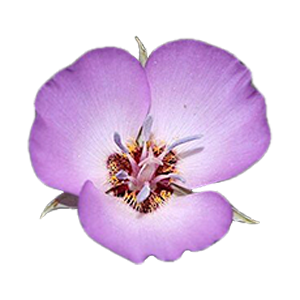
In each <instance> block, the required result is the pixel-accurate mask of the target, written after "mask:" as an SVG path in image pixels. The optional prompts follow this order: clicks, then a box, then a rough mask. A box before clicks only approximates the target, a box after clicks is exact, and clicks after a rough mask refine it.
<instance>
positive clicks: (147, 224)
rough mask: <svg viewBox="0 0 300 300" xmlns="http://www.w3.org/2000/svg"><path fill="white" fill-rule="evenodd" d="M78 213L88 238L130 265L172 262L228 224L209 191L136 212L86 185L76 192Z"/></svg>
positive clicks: (222, 203)
mask: <svg viewBox="0 0 300 300" xmlns="http://www.w3.org/2000/svg"><path fill="white" fill-rule="evenodd" d="M78 213H79V218H80V221H81V224H82V226H83V228H84V230H85V231H86V233H87V234H88V235H89V236H90V237H91V238H92V239H94V240H95V241H96V242H98V243H100V244H101V245H103V246H105V247H107V248H108V249H110V250H112V251H114V252H115V253H117V254H119V255H121V256H123V257H125V258H127V259H129V260H131V261H133V262H135V263H141V262H143V261H144V260H145V259H146V258H147V257H148V256H150V255H154V256H155V257H157V258H158V259H161V260H166V261H170V260H176V259H178V258H179V257H180V256H181V255H182V253H183V252H184V251H185V250H190V251H198V250H202V249H205V248H207V247H208V246H210V245H212V244H213V243H215V242H216V241H218V240H219V239H220V238H222V237H223V236H224V235H225V234H226V233H227V231H228V229H229V227H230V224H231V222H232V209H231V206H230V204H229V203H228V202H227V200H225V199H224V198H223V197H222V196H221V195H220V194H217V193H214V192H203V193H199V194H192V195H189V196H186V197H178V198H174V199H170V201H169V202H168V204H167V205H165V206H164V207H161V208H159V209H157V210H156V211H155V212H153V213H149V214H141V213H139V212H137V211H135V210H134V209H132V208H131V207H130V206H129V205H127V204H125V203H124V202H122V200H120V199H118V198H115V197H112V196H108V195H106V194H104V193H102V192H101V191H99V190H97V189H96V188H95V187H94V186H93V184H92V183H91V182H87V183H86V184H85V186H84V188H83V190H82V191H81V193H80V198H79V205H78Z"/></svg>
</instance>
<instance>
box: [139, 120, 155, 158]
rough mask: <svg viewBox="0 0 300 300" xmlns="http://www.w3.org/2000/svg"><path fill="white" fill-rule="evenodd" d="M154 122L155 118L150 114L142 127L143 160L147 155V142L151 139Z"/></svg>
mask: <svg viewBox="0 0 300 300" xmlns="http://www.w3.org/2000/svg"><path fill="white" fill-rule="evenodd" d="M152 124H153V118H152V117H151V116H150V115H148V116H147V117H146V119H145V121H144V124H143V127H142V133H141V137H142V143H143V150H142V155H141V158H140V159H141V160H144V159H145V158H146V156H147V142H148V141H149V139H150V135H151V128H152Z"/></svg>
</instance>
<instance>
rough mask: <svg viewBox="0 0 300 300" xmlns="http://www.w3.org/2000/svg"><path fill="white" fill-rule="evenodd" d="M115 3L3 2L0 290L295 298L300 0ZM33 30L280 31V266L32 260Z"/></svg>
mask: <svg viewBox="0 0 300 300" xmlns="http://www.w3.org/2000/svg"><path fill="white" fill-rule="evenodd" d="M8 3H9V4H8ZM110 3H111V4H110V5H108V4H107V3H105V4H104V3H103V2H102V1H100V0H98V1H87V0H85V1H62V0H60V1H41V0H40V1H10V2H8V1H5V2H2V4H1V9H0V12H1V18H0V22H1V27H0V28H1V29H0V30H1V42H0V43H1V47H0V58H1V118H0V120H1V127H0V128H1V148H0V149H1V156H0V157H1V165H0V166H1V181H0V182H1V191H2V195H1V207H0V209H1V218H0V220H1V247H0V249H1V256H0V257H1V275H2V276H1V278H2V279H1V292H0V293H1V294H4V295H1V298H2V299H5V300H6V299H24V298H26V299H27V298H28V299H68V298H70V299H122V300H123V299H143V300H144V299H154V298H155V299H162V298H164V299H173V298H176V299H218V298H222V299H237V298H240V299H251V300H253V299H270V298H271V297H275V296H276V299H282V298H284V299H296V298H297V296H296V295H297V294H298V295H299V287H298V285H299V276H298V268H299V255H300V254H299V229H298V228H299V225H298V213H299V201H300V199H299V198H300V197H299V194H298V191H297V187H298V185H299V183H298V178H299V147H298V144H299V142H298V141H299V132H298V130H299V125H298V120H299V118H300V117H299V111H300V110H299V102H300V99H299V90H298V86H299V85H300V84H299V80H300V78H299V77H300V76H299V71H298V70H299V49H300V47H299V38H298V37H297V35H298V34H297V33H298V32H297V31H296V29H297V28H299V21H298V20H299V9H298V8H297V7H296V1H287V0H286V1H283V2H282V1H280V2H279V1H274V0H273V1H261V0H260V1H253V0H252V1H228V0H227V1H224V0H223V1H205V3H204V1H162V0H160V1H147V2H145V1H111V2H110ZM207 3H209V4H207ZM242 3H243V4H242ZM30 34H39V35H46V34H59V35H63V34H71V35H73V34H99V35H105V34H107V35H115V34H147V35H151V34H158V35H165V34H176V35H179V34H208V35H209V34H224V35H228V34H252V35H255V34H262V35H272V34H274V71H275V81H274V83H275V84H274V114H275V126H274V128H275V130H274V136H275V138H274V149H275V151H274V187H275V192H274V266H176V267H175V266H157V267H156V266H27V265H26V264H27V255H26V248H27V247H26V243H27V239H26V236H27V232H26V213H25V212H26V209H27V207H26V206H27V200H26V199H27V185H26V179H25V178H26V177H25V176H26V172H27V169H26V164H25V162H26V151H25V150H26V132H25V130H26V125H27V119H26V100H25V99H26V95H27V90H26V87H27V54H26V49H27V44H26V42H27V35H30ZM74 251H76V249H74Z"/></svg>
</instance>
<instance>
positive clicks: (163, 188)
mask: <svg viewBox="0 0 300 300" xmlns="http://www.w3.org/2000/svg"><path fill="white" fill-rule="evenodd" d="M128 149H129V153H128V154H125V153H122V154H119V153H114V154H111V155H110V156H109V158H108V160H107V168H108V170H109V182H110V184H111V185H112V188H111V189H109V190H108V191H107V192H108V193H111V194H112V195H114V196H116V197H120V198H123V201H124V202H126V203H127V204H129V205H130V206H131V207H132V208H133V209H135V210H137V211H139V212H141V213H150V212H152V211H154V210H156V209H157V208H158V207H159V206H160V205H163V204H164V203H165V202H166V201H167V200H168V199H169V198H170V196H171V195H172V193H173V188H172V186H171V183H172V182H173V181H174V180H176V179H178V178H179V175H177V170H176V163H177V161H178V158H177V157H176V154H175V153H174V151H170V152H169V153H167V154H166V155H164V157H163V158H160V156H161V155H162V154H164V152H165V150H166V146H157V145H156V144H154V143H152V142H147V144H146V151H147V153H151V152H152V153H153V159H154V162H153V163H152V166H151V161H148V164H147V162H146V161H145V159H144V163H143V160H142V158H143V157H142V156H143V147H141V146H139V145H138V144H137V143H133V144H131V145H128ZM128 155H130V156H131V157H132V158H133V160H134V161H135V163H136V165H137V166H138V172H135V174H134V172H133V168H132V166H131V163H130V161H129V159H128ZM146 159H147V158H146ZM155 159H157V161H156V162H157V164H156V163H155ZM148 160H149V157H148ZM158 160H159V161H158ZM153 172H154V174H152V173H153ZM146 177H147V178H146ZM139 195H140V196H139ZM144 198H145V199H144Z"/></svg>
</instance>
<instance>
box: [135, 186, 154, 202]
mask: <svg viewBox="0 0 300 300" xmlns="http://www.w3.org/2000/svg"><path fill="white" fill-rule="evenodd" d="M150 192H151V189H150V187H149V183H148V182H146V183H145V184H144V186H143V188H142V189H141V190H140V192H139V193H138V195H137V197H136V201H137V202H138V203H141V202H143V201H144V200H146V199H147V198H148V197H149V195H150Z"/></svg>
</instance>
